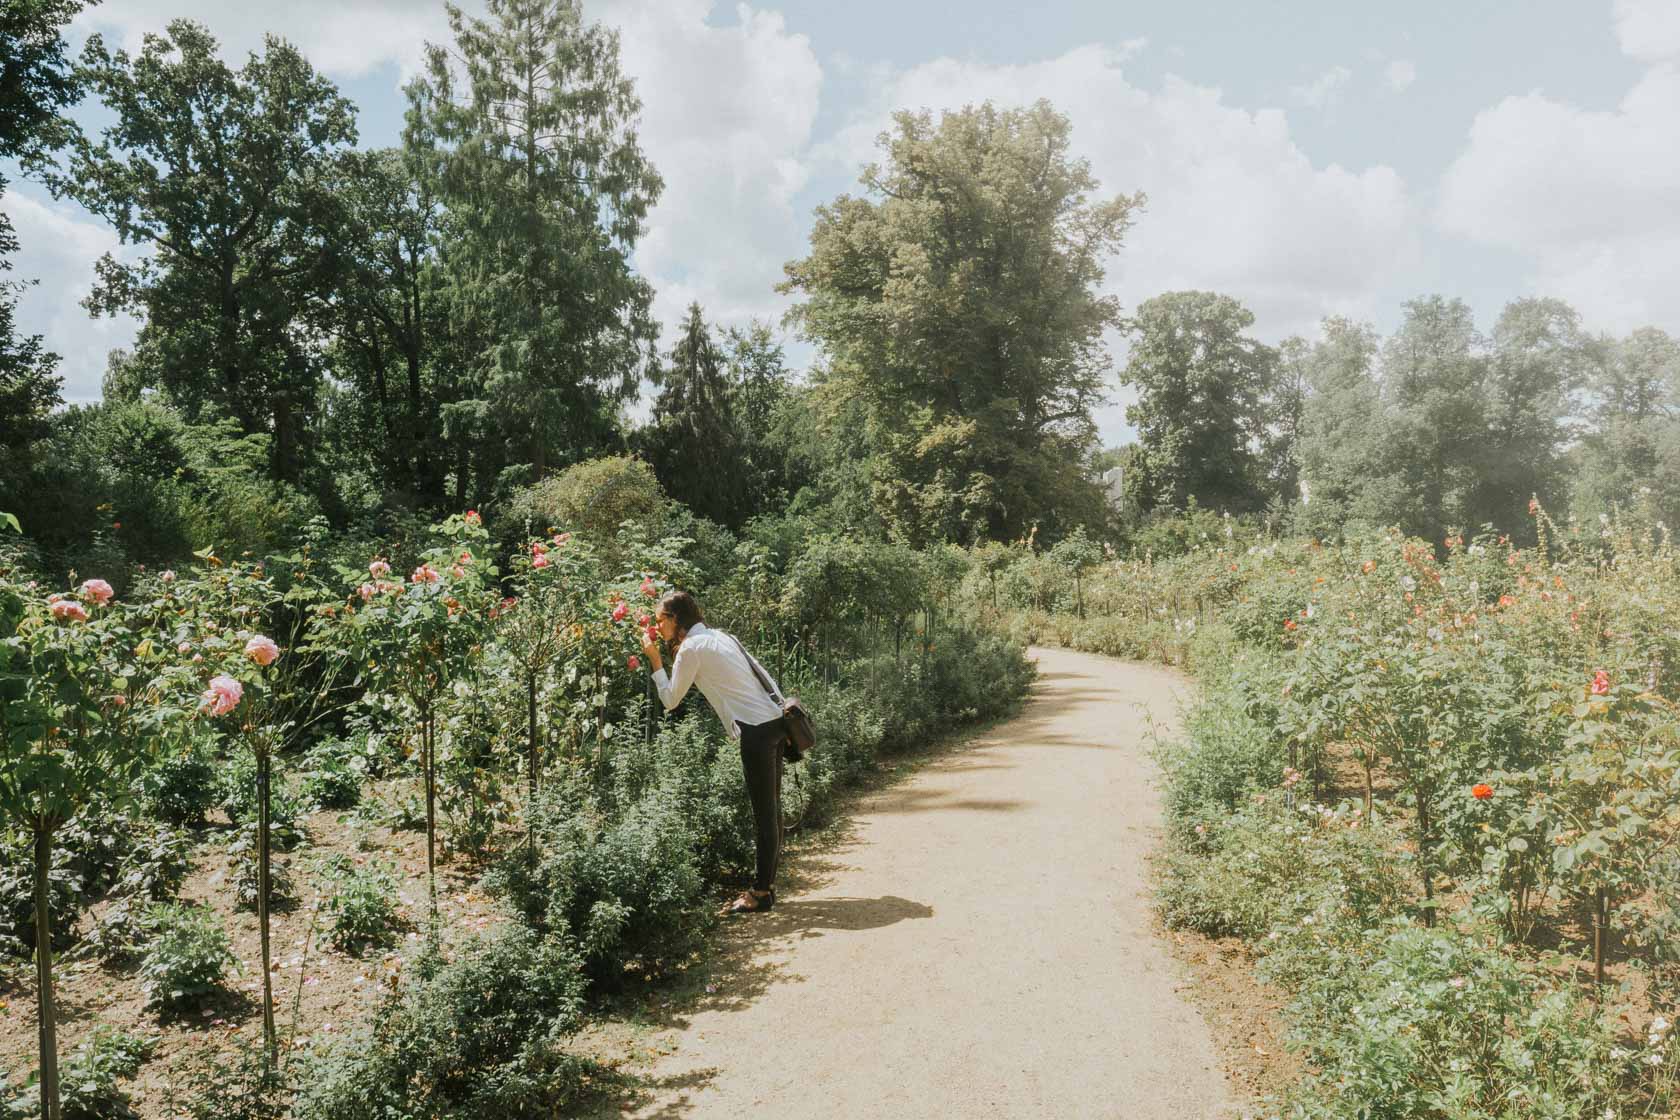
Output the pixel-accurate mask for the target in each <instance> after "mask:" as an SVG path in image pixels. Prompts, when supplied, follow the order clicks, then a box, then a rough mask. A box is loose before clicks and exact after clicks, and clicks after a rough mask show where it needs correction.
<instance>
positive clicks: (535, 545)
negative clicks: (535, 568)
mask: <svg viewBox="0 0 1680 1120" xmlns="http://www.w3.org/2000/svg"><path fill="white" fill-rule="evenodd" d="M547 551H548V546H547V545H546V544H544V543H543V542H541V541H532V542H531V555H532V556H541V555H542V554H543V553H545V552H547Z"/></svg>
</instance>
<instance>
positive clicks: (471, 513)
mask: <svg viewBox="0 0 1680 1120" xmlns="http://www.w3.org/2000/svg"><path fill="white" fill-rule="evenodd" d="M461 520H462V521H465V522H466V523H467V524H468V525H479V524H482V523H483V520H484V519H483V518H481V517H479V516H478V511H477V510H476V509H469V510H468V511H467V512H466V513H464V514H462V515H461Z"/></svg>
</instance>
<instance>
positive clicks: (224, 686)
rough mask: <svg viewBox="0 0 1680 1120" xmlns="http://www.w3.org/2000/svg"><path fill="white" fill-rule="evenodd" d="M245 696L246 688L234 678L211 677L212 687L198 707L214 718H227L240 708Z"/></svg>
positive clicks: (205, 692) (201, 699) (208, 689)
mask: <svg viewBox="0 0 1680 1120" xmlns="http://www.w3.org/2000/svg"><path fill="white" fill-rule="evenodd" d="M244 695H245V686H244V685H242V684H240V683H239V682H238V681H236V680H234V679H233V678H232V677H229V676H225V675H224V676H219V677H211V678H210V687H209V688H207V689H205V690H204V695H203V697H201V698H200V700H199V704H198V706H199V708H200V710H202V711H208V712H209V713H210V714H211V715H213V716H225V715H227V714H228V713H229V712H231V711H233V709H235V708H237V707H238V706H239V701H240V699H241V698H243V697H244Z"/></svg>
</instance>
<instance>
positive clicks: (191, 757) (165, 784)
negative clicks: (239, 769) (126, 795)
mask: <svg viewBox="0 0 1680 1120" xmlns="http://www.w3.org/2000/svg"><path fill="white" fill-rule="evenodd" d="M216 785H217V783H216V768H215V766H214V765H213V764H212V763H211V761H210V758H209V756H208V754H207V753H206V752H205V751H203V750H202V749H200V748H198V747H197V746H196V745H194V746H191V747H188V748H186V749H183V750H178V751H171V752H168V753H165V754H164V755H163V756H162V757H160V758H158V759H157V760H156V761H155V762H153V763H152V764H151V765H150V766H149V767H147V769H146V772H145V774H143V775H142V776H141V778H140V799H141V804H142V805H144V806H145V808H146V811H147V812H149V813H150V814H151V815H152V816H154V817H156V818H157V819H158V820H161V821H166V822H168V823H169V824H175V825H197V824H202V823H203V821H204V814H205V812H206V811H207V810H208V809H209V808H210V807H211V806H212V805H215V804H216Z"/></svg>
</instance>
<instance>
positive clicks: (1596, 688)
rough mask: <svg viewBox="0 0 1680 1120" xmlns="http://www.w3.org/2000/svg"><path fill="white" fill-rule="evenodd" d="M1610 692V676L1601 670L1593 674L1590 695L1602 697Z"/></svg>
mask: <svg viewBox="0 0 1680 1120" xmlns="http://www.w3.org/2000/svg"><path fill="white" fill-rule="evenodd" d="M1609 692H1610V674H1609V673H1606V672H1605V671H1604V670H1603V669H1600V670H1599V671H1598V672H1596V673H1594V674H1593V683H1592V694H1593V695H1594V696H1604V695H1607V694H1608V693H1609Z"/></svg>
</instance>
